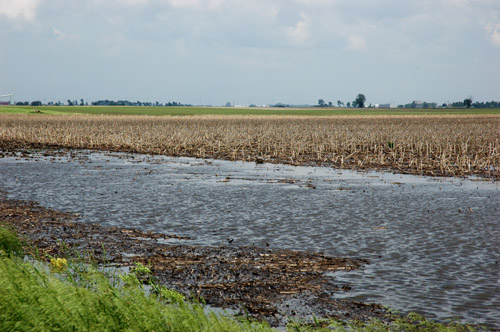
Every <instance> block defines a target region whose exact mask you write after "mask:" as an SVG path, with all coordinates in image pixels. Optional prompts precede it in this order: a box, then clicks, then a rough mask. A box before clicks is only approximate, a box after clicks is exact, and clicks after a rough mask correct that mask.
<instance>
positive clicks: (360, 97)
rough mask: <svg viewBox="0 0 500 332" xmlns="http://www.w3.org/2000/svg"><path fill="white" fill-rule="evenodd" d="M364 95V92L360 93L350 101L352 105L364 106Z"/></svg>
mask: <svg viewBox="0 0 500 332" xmlns="http://www.w3.org/2000/svg"><path fill="white" fill-rule="evenodd" d="M365 101H366V97H365V95H364V94H362V93H360V94H358V96H357V97H356V99H355V100H354V101H353V102H352V106H353V107H358V108H363V107H365Z"/></svg>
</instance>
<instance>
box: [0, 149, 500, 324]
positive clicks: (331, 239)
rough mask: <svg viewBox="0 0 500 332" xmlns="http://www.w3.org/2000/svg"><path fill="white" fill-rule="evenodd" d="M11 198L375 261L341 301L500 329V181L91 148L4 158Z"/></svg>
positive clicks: (1, 164) (97, 219) (110, 219)
mask: <svg viewBox="0 0 500 332" xmlns="http://www.w3.org/2000/svg"><path fill="white" fill-rule="evenodd" d="M0 187H2V189H4V190H6V191H8V192H9V197H12V198H18V199H25V200H35V201H38V202H39V203H40V204H41V205H43V206H47V207H52V208H56V209H59V210H64V211H70V212H77V213H80V214H81V215H82V221H83V222H93V223H99V224H102V225H105V226H119V227H135V228H140V229H142V230H151V231H155V232H163V233H169V234H172V233H173V234H176V235H181V236H190V237H192V238H193V240H192V241H187V243H189V244H199V245H232V246H244V245H256V246H269V247H271V248H283V249H293V250H302V251H315V252H324V253H326V254H328V255H332V256H349V257H356V258H367V259H369V260H370V261H371V264H370V265H368V266H366V267H364V268H363V269H361V270H358V271H353V272H349V273H345V272H344V273H335V274H333V275H332V277H333V278H336V279H337V280H338V281H339V282H342V283H349V284H350V285H351V286H352V291H350V292H348V293H339V294H336V296H338V297H348V298H353V299H357V300H360V301H366V302H376V303H381V304H384V305H388V306H391V307H392V308H394V309H398V310H401V311H404V312H408V311H416V312H419V313H423V314H425V315H427V316H429V317H431V318H437V319H440V320H443V319H446V318H450V317H453V316H460V317H462V318H463V321H464V322H470V323H482V324H488V325H490V326H496V327H500V309H499V308H500V184H499V183H498V182H496V183H495V182H487V181H476V180H465V179H457V178H454V179H453V178H431V177H419V176H413V175H394V174H391V173H378V172H363V173H362V172H354V171H346V170H338V169H333V168H326V167H297V166H287V165H272V164H261V165H256V164H254V163H245V162H228V161H217V160H200V159H193V158H169V157H159V156H157V157H151V156H145V155H129V154H118V153H113V154H109V153H98V152H91V153H89V152H84V153H76V152H73V153H72V154H68V155H67V156H63V157H57V158H55V157H37V158H34V159H22V158H3V159H0Z"/></svg>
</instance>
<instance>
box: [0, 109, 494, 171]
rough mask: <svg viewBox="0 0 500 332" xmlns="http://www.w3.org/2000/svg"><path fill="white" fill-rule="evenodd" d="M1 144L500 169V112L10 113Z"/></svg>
mask: <svg viewBox="0 0 500 332" xmlns="http://www.w3.org/2000/svg"><path fill="white" fill-rule="evenodd" d="M0 144H2V146H4V147H5V146H7V144H9V145H11V146H12V145H15V146H24V147H30V146H43V145H48V146H59V147H66V148H85V149H99V150H111V151H128V152H139V153H151V154H165V155H171V156H193V157H200V158H209V157H210V158H220V159H227V160H247V161H255V160H263V161H269V162H285V163H292V164H297V165H299V164H306V165H309V164H318V165H332V166H337V167H342V168H359V169H378V168H384V169H393V170H397V171H399V172H404V173H414V174H427V175H449V176H464V175H473V174H476V175H481V176H486V177H498V175H499V168H500V116H498V115H482V116H466V115H463V116H358V117H355V116H349V117H301V116H192V117H148V116H76V115H73V116H49V115H16V114H5V115H2V116H1V117H0Z"/></svg>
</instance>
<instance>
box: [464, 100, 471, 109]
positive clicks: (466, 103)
mask: <svg viewBox="0 0 500 332" xmlns="http://www.w3.org/2000/svg"><path fill="white" fill-rule="evenodd" d="M464 105H465V107H467V108H470V107H471V106H472V97H469V98H465V99H464Z"/></svg>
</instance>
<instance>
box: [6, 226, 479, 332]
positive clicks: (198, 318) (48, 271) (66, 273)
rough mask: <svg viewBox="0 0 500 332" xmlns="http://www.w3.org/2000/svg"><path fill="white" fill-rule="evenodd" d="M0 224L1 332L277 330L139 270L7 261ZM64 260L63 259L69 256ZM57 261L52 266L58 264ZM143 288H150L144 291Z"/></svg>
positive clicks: (351, 327)
mask: <svg viewBox="0 0 500 332" xmlns="http://www.w3.org/2000/svg"><path fill="white" fill-rule="evenodd" d="M16 238H17V237H16V235H15V234H14V233H12V231H11V230H10V229H7V228H4V227H2V226H1V225H0V247H1V248H2V251H0V330H1V331H176V332H182V331H190V332H191V331H193V332H194V331H227V332H240V331H241V332H242V331H263V332H268V331H269V332H270V331H276V330H274V329H272V328H271V327H269V326H268V325H267V324H265V323H260V322H252V321H249V320H247V319H245V318H241V317H238V318H237V317H234V316H230V315H228V314H216V313H214V312H212V311H207V310H205V309H206V308H205V307H204V306H203V305H202V304H200V303H198V302H189V301H186V300H185V299H184V297H183V296H182V295H181V294H179V293H177V292H175V291H172V290H169V289H167V288H165V287H163V286H161V285H159V283H158V282H157V280H156V279H155V278H154V277H153V276H152V275H151V271H150V270H149V268H147V267H145V266H143V265H141V264H139V263H137V264H136V266H135V267H133V268H131V271H130V273H127V274H125V273H123V272H117V271H116V270H115V271H114V272H113V273H110V270H107V272H106V273H104V272H102V271H99V270H98V269H97V266H96V265H95V264H87V263H85V259H84V258H81V257H78V255H76V256H77V258H76V259H75V258H73V259H71V258H68V260H66V259H62V258H59V259H57V258H55V257H52V259H51V262H52V263H51V265H47V264H44V263H41V262H40V261H36V260H23V257H22V255H21V256H19V255H18V256H15V255H12V254H10V255H9V254H7V252H14V251H16V250H17V249H18V248H19V245H20V243H21V242H20V241H19V240H15V239H16ZM68 257H69V256H68ZM57 261H59V262H58V263H56V262H57ZM144 283H146V284H147V285H148V288H147V289H146V288H145V287H144V286H143V285H144ZM287 331H299V332H300V331H303V332H306V331H311V332H319V331H408V332H417V331H428V332H431V331H450V332H458V331H460V332H462V331H464V332H465V331H474V329H473V328H472V327H469V326H467V325H462V324H458V323H450V324H446V325H445V324H440V323H436V322H433V321H430V320H427V319H425V318H424V317H422V316H419V315H416V314H409V315H408V316H406V317H400V316H397V317H396V318H395V319H394V320H393V321H392V323H390V324H388V323H383V322H381V321H378V320H373V321H370V322H367V323H363V322H357V321H353V322H347V323H344V322H339V321H335V320H319V319H316V318H315V317H314V316H313V317H312V319H311V321H310V322H308V323H307V324H302V323H300V322H290V323H289V324H288V326H287Z"/></svg>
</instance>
